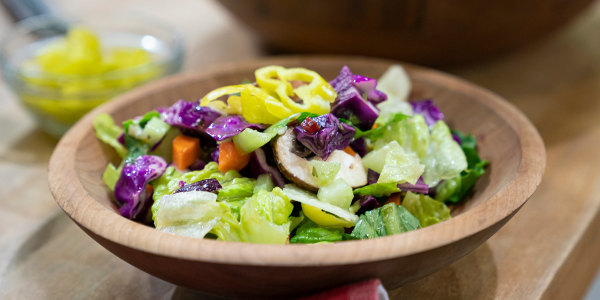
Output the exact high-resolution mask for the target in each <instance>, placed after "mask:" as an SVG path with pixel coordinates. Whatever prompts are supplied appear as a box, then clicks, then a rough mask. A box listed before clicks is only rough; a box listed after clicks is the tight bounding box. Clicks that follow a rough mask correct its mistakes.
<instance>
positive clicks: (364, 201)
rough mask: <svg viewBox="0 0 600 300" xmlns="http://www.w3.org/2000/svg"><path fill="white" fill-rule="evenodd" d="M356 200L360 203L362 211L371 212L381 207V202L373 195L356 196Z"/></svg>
mask: <svg viewBox="0 0 600 300" xmlns="http://www.w3.org/2000/svg"><path fill="white" fill-rule="evenodd" d="M356 198H357V199H356V201H359V202H358V203H360V207H361V210H371V209H374V208H378V207H380V206H381V204H379V201H377V199H375V197H373V196H372V195H363V196H356Z"/></svg>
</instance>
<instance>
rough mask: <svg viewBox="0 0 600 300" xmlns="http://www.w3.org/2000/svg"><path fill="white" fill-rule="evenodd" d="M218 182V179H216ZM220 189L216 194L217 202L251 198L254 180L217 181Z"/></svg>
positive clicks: (242, 178) (241, 178)
mask: <svg viewBox="0 0 600 300" xmlns="http://www.w3.org/2000/svg"><path fill="white" fill-rule="evenodd" d="M217 180H219V179H217ZM219 183H221V186H222V188H221V189H220V190H219V192H218V197H217V200H218V201H236V200H241V199H244V198H248V197H250V196H252V194H253V193H254V186H255V185H256V180H255V179H252V178H247V177H238V178H232V179H231V180H219Z"/></svg>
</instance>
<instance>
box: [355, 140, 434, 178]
mask: <svg viewBox="0 0 600 300" xmlns="http://www.w3.org/2000/svg"><path fill="white" fill-rule="evenodd" d="M363 166H364V167H365V168H367V169H371V170H373V171H375V172H379V173H380V176H379V179H378V180H377V182H378V183H403V182H408V183H411V184H414V183H416V182H417V180H418V179H419V177H420V176H421V174H422V173H423V168H424V167H423V165H421V163H420V162H419V158H418V157H417V156H416V155H415V154H414V153H412V152H407V151H404V149H402V147H401V146H400V145H399V144H398V142H396V141H391V142H389V143H388V144H386V145H385V146H383V147H381V148H379V149H376V150H373V151H371V152H369V153H367V155H365V157H363Z"/></svg>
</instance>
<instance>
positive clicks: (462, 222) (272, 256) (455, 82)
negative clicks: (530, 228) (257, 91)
mask: <svg viewBox="0 0 600 300" xmlns="http://www.w3.org/2000/svg"><path fill="white" fill-rule="evenodd" d="M357 59H363V60H365V59H366V60H368V61H371V62H373V63H379V64H382V63H383V64H388V65H389V64H394V63H400V64H402V65H403V66H404V67H405V68H406V69H407V71H408V73H409V75H411V76H414V75H427V76H428V78H430V79H431V80H434V81H435V82H437V83H439V82H445V83H446V84H449V85H451V86H453V87H454V88H455V89H457V90H459V91H460V90H469V92H470V93H471V94H472V95H474V96H473V99H475V100H476V101H479V102H485V103H486V106H489V107H491V108H493V109H494V110H495V113H497V114H498V115H499V116H500V117H501V118H502V119H503V120H505V121H506V122H507V124H508V125H509V126H510V127H511V128H512V130H513V131H514V132H515V134H516V135H517V137H518V138H519V141H518V144H519V145H520V149H521V158H520V160H519V162H518V166H517V168H516V172H515V173H514V174H513V177H512V178H511V179H510V180H509V181H508V182H507V183H506V184H505V185H504V186H502V187H501V188H500V190H499V191H498V192H497V193H495V194H493V195H492V196H491V197H490V198H489V199H487V200H486V201H485V202H483V203H481V204H479V205H477V206H474V207H472V208H471V209H469V210H468V211H465V212H464V213H462V214H459V215H457V216H456V217H453V218H452V219H450V220H447V221H444V222H441V223H438V224H435V225H432V226H429V227H425V228H421V229H419V230H415V231H409V232H405V233H402V234H397V235H392V236H386V237H381V238H376V239H370V240H356V241H344V242H339V243H331V244H316V245H315V244H309V245H305V244H301V245H298V244H290V245H265V244H250V243H241V242H225V241H216V240H210V239H197V238H190V237H184V236H176V235H172V234H169V233H165V232H161V231H158V230H156V229H154V228H152V227H149V226H145V225H142V224H139V223H136V222H133V221H130V220H128V219H126V218H123V217H121V216H120V215H118V214H117V213H115V211H114V210H111V209H109V208H107V207H105V206H103V205H101V204H100V203H99V202H97V201H95V199H93V198H92V197H91V196H90V195H89V194H88V193H87V191H86V190H85V188H84V187H83V185H82V183H81V182H80V181H79V177H78V175H77V171H76V170H75V163H76V161H75V157H76V155H75V154H76V153H75V150H76V149H78V148H79V145H80V143H81V141H82V139H83V138H84V137H85V136H86V135H88V134H89V133H90V132H93V128H92V120H93V118H94V117H95V116H96V115H98V114H99V113H103V112H113V111H115V110H116V109H118V107H119V106H121V105H123V104H126V103H129V102H135V101H134V100H135V99H137V98H139V97H140V96H142V95H144V94H147V93H149V92H156V91H160V90H162V89H163V88H165V87H168V86H170V85H173V84H175V83H181V82H187V81H198V80H203V79H210V78H211V77H213V76H215V75H218V74H227V73H230V72H235V71H236V70H243V69H249V68H255V67H256V66H258V65H267V64H295V65H298V66H302V65H303V62H307V61H319V60H328V61H336V62H339V63H340V64H344V63H346V62H349V61H352V60H357ZM420 77H422V76H420ZM421 79H422V78H421ZM524 137H527V138H526V139H525V138H524ZM64 157H69V158H72V159H68V160H65V159H64ZM545 164H546V153H545V148H544V143H543V141H542V139H541V137H540V135H539V133H538V131H537V129H536V128H535V127H534V126H533V124H532V123H531V122H530V121H529V120H528V119H527V118H526V117H525V115H523V113H521V112H520V111H519V110H518V109H516V108H515V107H514V106H513V105H512V104H510V103H508V102H507V101H506V100H504V99H503V98H501V97H500V96H498V95H496V94H495V93H493V92H491V91H489V90H486V89H484V88H482V87H479V86H476V85H474V84H471V83H469V82H467V81H465V80H462V79H459V78H457V77H454V76H452V75H449V74H446V73H443V72H440V71H436V70H432V69H428V68H424V67H420V66H415V65H411V64H407V63H402V62H398V61H394V60H386V59H377V58H367V57H360V56H333V55H332V56H329V55H292V56H275V57H267V58H260V59H253V60H247V61H243V62H230V63H224V64H219V65H214V66H211V67H208V68H205V69H203V70H202V71H196V72H193V73H192V72H186V73H182V74H179V75H175V76H171V77H167V78H163V79H160V80H158V81H155V82H152V83H151V84H147V85H145V86H143V87H140V88H136V89H134V90H132V91H129V92H127V93H126V94H123V95H121V96H119V97H117V98H116V99H114V100H113V101H110V102H108V103H105V104H103V105H101V106H99V107H97V108H96V109H94V110H93V111H91V112H90V113H88V114H87V115H86V116H84V117H83V118H82V119H81V120H80V121H78V122H77V123H76V124H75V125H74V126H73V127H72V128H71V129H70V130H69V131H68V132H67V133H66V134H65V136H63V138H62V139H61V140H60V141H59V143H58V145H57V146H56V148H55V150H54V153H53V154H52V156H51V158H50V163H49V167H48V181H49V187H50V191H51V193H52V195H53V197H54V199H55V200H56V202H57V204H58V205H59V206H60V207H61V208H62V210H63V211H64V212H65V213H66V214H67V215H68V216H69V217H70V218H71V219H72V220H73V221H74V222H76V223H77V224H78V225H79V226H80V227H82V228H83V229H84V230H86V231H91V233H93V234H94V235H97V236H99V237H101V238H103V239H106V240H109V241H112V242H114V243H117V244H121V245H124V246H126V247H129V248H133V249H136V250H139V251H143V252H147V253H152V254H155V255H159V256H166V257H173V258H177V259H185V260H192V261H202V262H209V263H219V264H236V265H253V266H333V265H343V264H358V263H366V262H372V261H382V260H387V259H393V258H397V257H401V256H409V255H413V254H416V253H420V252H425V251H429V250H433V249H436V248H440V247H443V246H446V245H449V244H451V243H453V242H455V241H458V240H462V239H464V238H466V237H469V236H472V235H475V234H477V233H478V232H480V231H482V230H484V229H486V228H488V227H491V226H493V225H495V224H496V223H498V222H500V221H502V220H504V219H506V218H507V217H510V216H511V215H512V214H514V213H515V212H516V211H517V210H518V209H519V208H520V207H521V206H522V205H523V204H525V202H526V201H527V200H528V199H529V198H530V197H531V195H532V194H533V193H534V191H535V189H536V188H537V186H538V185H539V184H540V182H541V180H542V175H543V172H544V169H545ZM65 183H69V188H68V189H65V188H64V187H65ZM483 213H485V214H486V215H487V216H488V217H486V218H478V217H477V215H480V214H483ZM109 224H110V225H109ZM111 228H112V229H111ZM115 229H116V230H115ZM88 234H89V232H88ZM433 237H437V238H433ZM346 251H352V253H356V255H355V256H347V255H339V253H344V252H346Z"/></svg>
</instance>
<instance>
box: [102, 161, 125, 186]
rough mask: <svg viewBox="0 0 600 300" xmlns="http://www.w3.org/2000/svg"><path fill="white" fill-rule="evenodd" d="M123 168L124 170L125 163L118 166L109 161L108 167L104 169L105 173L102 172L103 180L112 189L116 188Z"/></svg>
mask: <svg viewBox="0 0 600 300" xmlns="http://www.w3.org/2000/svg"><path fill="white" fill-rule="evenodd" d="M121 170H123V164H121V165H119V167H118V168H117V167H115V165H113V164H112V163H108V165H107V166H106V169H104V173H102V181H104V183H105V184H106V185H107V186H108V188H109V189H110V190H111V191H114V190H115V185H116V184H117V181H118V180H119V177H121Z"/></svg>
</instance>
